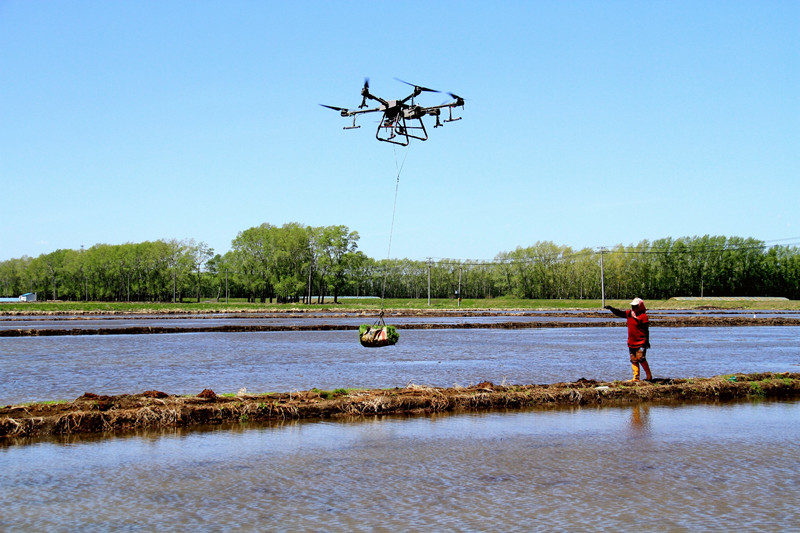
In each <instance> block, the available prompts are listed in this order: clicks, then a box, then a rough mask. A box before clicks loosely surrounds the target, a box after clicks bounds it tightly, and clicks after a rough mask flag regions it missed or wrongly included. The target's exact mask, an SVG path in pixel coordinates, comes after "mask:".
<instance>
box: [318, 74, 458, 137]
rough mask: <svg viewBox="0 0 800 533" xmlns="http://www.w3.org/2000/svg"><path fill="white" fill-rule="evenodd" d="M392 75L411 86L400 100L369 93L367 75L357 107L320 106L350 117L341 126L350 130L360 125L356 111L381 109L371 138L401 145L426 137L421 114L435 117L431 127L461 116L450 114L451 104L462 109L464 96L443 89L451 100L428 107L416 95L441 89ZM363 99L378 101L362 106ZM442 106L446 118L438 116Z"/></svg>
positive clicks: (367, 111)
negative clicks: (417, 99)
mask: <svg viewBox="0 0 800 533" xmlns="http://www.w3.org/2000/svg"><path fill="white" fill-rule="evenodd" d="M395 79H396V80H397V81H399V82H401V83H405V84H406V85H410V86H411V87H413V88H414V90H413V91H412V93H411V94H409V95H408V96H406V97H405V98H403V99H402V100H384V99H383V98H381V97H379V96H375V95H374V94H372V93H370V92H369V78H367V79H366V80H364V87H363V88H362V89H361V105H359V106H358V109H357V110H352V111H351V110H350V109H346V108H344V107H334V106H330V105H325V104H320V105H321V106H322V107H327V108H328V109H333V110H334V111H339V113H340V114H341V115H342V116H343V117H353V125H352V126H345V127H344V128H343V129H346V130H352V129H356V128H360V127H361V126H356V119H357V118H358V116H359V115H363V114H365V113H383V116H382V117H381V120H380V121H379V123H378V131H377V132H376V133H375V138H376V139H378V140H379V141H383V142H388V143H393V144H399V145H401V146H408V144H409V143H410V142H411V139H418V140H420V141H426V140H428V131H427V130H426V129H425V123H424V122H422V117H424V116H426V115H430V116H432V117H436V124H434V125H433V127H434V128H438V127H439V126H444V124H445V123H447V122H455V121H456V120H461V117H453V108H454V107H460V108H462V109H463V108H464V99H463V98H461V97H460V96H458V95H456V94H453V93H447V94H448V95H449V96H450V98H452V99H453V101H452V102H446V103H444V104H440V105H435V106H430V107H423V106H421V105H417V104H416V103H415V102H414V99H415V98H416V97H418V96H419V95H420V94H422V93H439V92H441V91H437V90H435V89H429V88H427V87H422V86H420V85H414V84H413V83H409V82H407V81H403V80H401V79H397V78H395ZM367 100H375V101H376V102H379V103H380V105H379V106H377V107H373V108H369V109H365V108H367V107H368V106H367ZM442 109H447V110H448V118H446V119H443V120H440V115H441V113H442Z"/></svg>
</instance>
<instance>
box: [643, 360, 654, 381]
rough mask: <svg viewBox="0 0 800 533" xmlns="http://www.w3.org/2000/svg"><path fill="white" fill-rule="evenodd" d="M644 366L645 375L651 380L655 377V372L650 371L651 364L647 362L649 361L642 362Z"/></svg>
mask: <svg viewBox="0 0 800 533" xmlns="http://www.w3.org/2000/svg"><path fill="white" fill-rule="evenodd" d="M641 365H642V368H643V369H644V375H645V376H647V377H645V379H646V380H647V381H650V380H652V379H653V374H651V373H650V365H648V364H647V361H642V362H641Z"/></svg>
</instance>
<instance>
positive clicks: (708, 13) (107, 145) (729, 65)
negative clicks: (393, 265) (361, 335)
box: [0, 0, 800, 260]
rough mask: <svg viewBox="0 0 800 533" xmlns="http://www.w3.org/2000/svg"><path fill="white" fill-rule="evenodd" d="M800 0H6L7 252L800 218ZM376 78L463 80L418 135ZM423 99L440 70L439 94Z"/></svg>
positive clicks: (728, 230)
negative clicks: (352, 125)
mask: <svg viewBox="0 0 800 533" xmlns="http://www.w3.org/2000/svg"><path fill="white" fill-rule="evenodd" d="M799 27H800V2H794V1H785V2H775V1H760V2H751V1H747V2H738V1H719V2H716V1H715V2H703V1H690V2H681V1H675V2H673V1H669V2H666V1H665V2H658V1H648V2H614V1H608V2H594V1H591V2H590V1H586V2H583V1H559V2H556V1H530V2H511V1H505V2H469V1H461V2H391V3H389V2H385V3H384V2H205V1H192V2H180V1H166V2H162V1H159V2H147V1H141V2H106V1H100V2H91V1H81V2H29V1H16V0H14V1H5V0H0V191H2V197H3V207H2V211H0V212H2V215H0V216H2V220H3V223H2V232H0V260H2V259H8V258H12V257H20V256H22V255H30V256H33V257H35V256H38V255H39V254H41V253H48V252H51V251H53V250H56V249H59V248H72V249H79V248H80V247H81V246H82V245H84V246H86V247H87V248H88V247H90V246H92V245H94V244H97V243H108V244H121V243H125V242H141V241H146V240H156V239H172V238H176V239H188V238H193V239H195V240H196V241H202V242H205V243H207V244H208V245H210V246H211V247H213V248H214V249H215V250H216V251H217V252H219V253H224V252H225V251H227V250H228V249H229V248H230V244H231V240H232V239H233V238H235V237H236V234H237V233H238V232H239V231H242V230H245V229H247V228H249V227H252V226H256V225H258V224H261V223H262V222H269V223H271V224H274V225H282V224H284V223H287V222H300V223H303V224H307V225H312V226H326V225H339V224H344V225H346V226H348V227H349V228H350V229H351V230H356V231H358V232H359V234H360V235H361V240H360V243H359V248H360V249H361V250H362V251H364V252H365V253H366V254H368V255H370V256H371V257H375V258H383V257H386V256H387V253H388V251H389V250H388V244H389V230H390V225H391V215H392V201H393V198H394V191H395V180H396V177H397V168H398V165H399V164H400V163H401V162H402V161H405V165H404V166H403V168H402V172H401V173H400V183H399V192H398V199H397V213H396V220H395V225H394V233H393V239H392V248H391V256H392V257H408V258H412V259H424V258H428V257H432V258H456V259H491V258H493V257H494V256H495V255H496V254H497V253H499V252H503V251H511V250H513V249H515V248H516V247H518V246H523V247H525V246H530V245H532V244H534V243H535V242H537V241H553V242H555V243H556V244H560V245H567V246H571V247H573V248H575V249H579V248H583V247H598V246H612V245H614V244H619V243H622V244H632V243H637V242H640V241H642V240H645V239H647V240H651V241H652V240H655V239H659V238H663V237H681V236H695V235H698V236H699V235H705V234H711V235H724V236H740V237H754V238H757V239H761V240H765V241H768V242H770V243H777V244H782V243H798V242H800V237H798V236H800V209H798V199H800V179H798V178H800V176H798V174H799V172H798V171H800V98H799V97H798V94H800V91H798V87H800V32H798V28H799ZM365 77H369V78H370V85H371V89H372V91H373V92H374V93H375V94H378V95H380V96H383V97H384V98H387V99H394V98H402V97H404V96H406V95H407V94H408V89H409V88H408V87H407V86H405V85H402V84H401V83H399V82H397V81H396V80H395V79H394V78H395V77H397V78H401V79H404V80H408V81H411V82H414V83H417V84H420V85H424V86H427V87H433V88H436V89H440V90H442V91H449V92H454V93H457V94H459V95H461V96H463V97H465V98H466V99H467V102H466V108H465V109H464V110H463V112H461V114H462V116H463V120H461V121H459V122H454V123H450V124H447V125H446V126H445V127H444V128H437V129H435V130H434V129H433V128H432V127H431V126H432V121H430V117H428V123H427V125H428V127H429V130H430V139H429V140H428V141H426V142H414V143H412V145H411V146H410V147H409V148H407V149H404V148H394V147H393V146H392V145H389V144H386V143H380V142H378V141H376V140H375V137H374V135H375V131H374V129H375V127H376V124H375V123H374V121H373V120H372V118H371V117H367V118H366V119H362V120H360V121H359V123H361V124H362V128H361V129H357V130H352V131H344V130H343V129H342V127H343V126H344V125H345V124H346V122H347V119H343V118H341V117H339V116H338V114H337V113H335V112H333V111H330V110H327V109H324V108H322V107H319V105H318V104H320V103H324V104H329V105H334V106H341V107H349V108H355V107H356V106H357V105H358V104H359V103H360V95H359V91H360V88H361V85H362V84H363V80H364V78H365ZM423 97H424V98H422V99H421V100H419V102H420V103H423V104H430V105H433V104H439V103H442V102H444V101H445V100H447V97H446V95H440V94H425V95H423Z"/></svg>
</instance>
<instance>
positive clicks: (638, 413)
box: [628, 405, 650, 439]
mask: <svg viewBox="0 0 800 533" xmlns="http://www.w3.org/2000/svg"><path fill="white" fill-rule="evenodd" d="M628 427H629V429H630V431H629V434H630V436H631V438H632V439H642V438H647V437H649V436H650V407H649V406H648V405H634V406H633V407H631V418H630V423H629V424H628Z"/></svg>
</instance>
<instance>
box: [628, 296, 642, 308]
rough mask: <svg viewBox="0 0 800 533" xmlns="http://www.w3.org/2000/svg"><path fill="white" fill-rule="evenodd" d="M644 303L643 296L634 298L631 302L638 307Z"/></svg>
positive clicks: (632, 305)
mask: <svg viewBox="0 0 800 533" xmlns="http://www.w3.org/2000/svg"><path fill="white" fill-rule="evenodd" d="M643 303H644V301H642V299H641V298H634V299H633V301H632V302H631V307H638V306H639V304H643Z"/></svg>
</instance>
